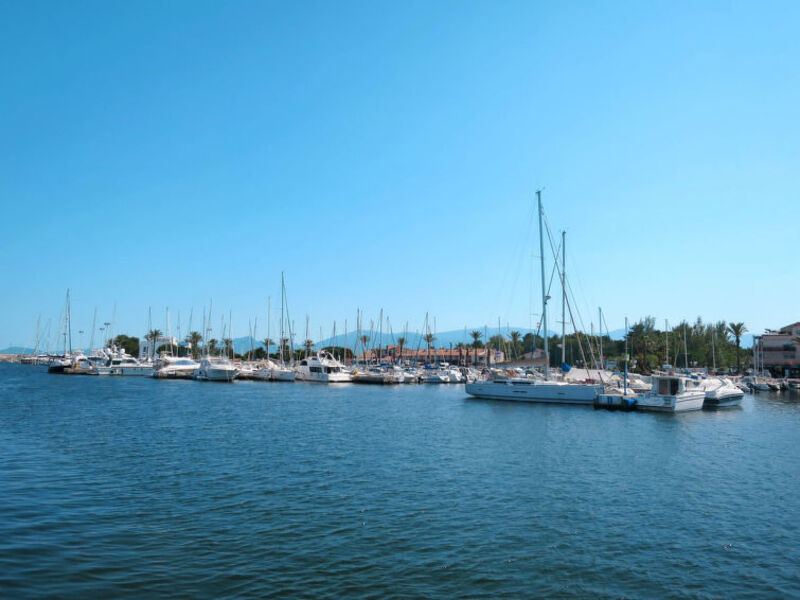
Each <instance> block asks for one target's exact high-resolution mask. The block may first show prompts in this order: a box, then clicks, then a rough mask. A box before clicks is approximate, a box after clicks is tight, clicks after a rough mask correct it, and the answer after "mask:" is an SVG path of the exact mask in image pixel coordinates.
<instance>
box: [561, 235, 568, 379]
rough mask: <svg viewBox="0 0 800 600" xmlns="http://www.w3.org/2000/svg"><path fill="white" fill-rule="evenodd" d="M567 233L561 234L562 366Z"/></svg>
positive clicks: (564, 341)
mask: <svg viewBox="0 0 800 600" xmlns="http://www.w3.org/2000/svg"><path fill="white" fill-rule="evenodd" d="M566 244H567V232H566V231H562V232H561V364H562V365H563V364H564V363H565V362H567V344H566V338H567V281H566V277H567V271H566V269H567V245H566Z"/></svg>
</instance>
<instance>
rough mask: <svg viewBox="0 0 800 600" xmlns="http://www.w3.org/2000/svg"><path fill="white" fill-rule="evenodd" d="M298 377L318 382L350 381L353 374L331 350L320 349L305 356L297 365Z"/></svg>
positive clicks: (302, 379)
mask: <svg viewBox="0 0 800 600" xmlns="http://www.w3.org/2000/svg"><path fill="white" fill-rule="evenodd" d="M295 372H296V373H297V379H299V380H301V381H313V382H316V383H349V382H351V381H353V374H352V373H350V372H349V371H348V370H347V368H346V367H345V366H344V365H343V364H342V363H340V362H339V361H338V360H336V359H335V358H334V357H333V355H332V354H331V353H330V352H325V351H320V352H317V354H316V355H315V356H309V357H308V358H304V359H303V360H301V361H300V362H299V363H298V364H297V365H296V366H295Z"/></svg>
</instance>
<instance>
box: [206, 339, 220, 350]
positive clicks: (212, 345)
mask: <svg viewBox="0 0 800 600" xmlns="http://www.w3.org/2000/svg"><path fill="white" fill-rule="evenodd" d="M217 344H219V340H217V339H216V338H211V339H210V340H208V354H214V353H215V352H216V351H217Z"/></svg>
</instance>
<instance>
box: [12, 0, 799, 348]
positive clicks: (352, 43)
mask: <svg viewBox="0 0 800 600" xmlns="http://www.w3.org/2000/svg"><path fill="white" fill-rule="evenodd" d="M798 68H800V3H797V2H785V3H777V2H741V3H739V2H732V1H724V2H675V1H669V2H638V1H632V2H550V3H544V2H528V1H526V2H488V1H487V2H464V1H455V2H428V1H425V2H413V1H408V2H393V3H389V2H364V3H358V2H285V3H277V2H265V1H257V2H245V1H238V2H222V1H217V2H200V1H197V0H192V1H190V2H177V1H176V2H106V1H98V2H60V1H55V2H45V1H37V2H27V1H16V2H14V1H6V2H3V3H2V4H0V69H1V71H0V75H2V78H1V79H0V200H1V201H2V219H0V243H2V253H1V254H0V273H1V274H2V279H3V282H4V285H3V293H2V296H1V297H0V347H2V346H5V345H7V344H10V343H15V344H18V345H31V344H32V342H33V338H34V334H35V327H36V319H37V317H38V316H39V315H41V316H42V322H43V324H45V323H46V322H47V321H48V319H49V320H51V322H52V325H51V327H52V328H53V329H55V328H56V327H57V323H58V319H59V315H60V313H61V311H62V310H63V300H64V294H65V291H66V289H67V288H70V289H71V290H72V300H73V321H74V329H75V330H77V329H79V328H82V329H85V330H88V329H89V328H90V326H91V316H92V311H93V309H94V308H95V307H97V309H98V313H99V317H98V320H100V321H103V320H110V318H111V313H112V310H113V306H114V303H115V302H116V305H117V330H118V331H125V332H128V333H131V334H136V335H140V334H142V333H144V331H145V328H146V326H147V312H148V307H152V310H153V313H154V315H156V316H155V317H154V323H153V325H154V326H157V327H160V328H162V329H163V327H164V322H163V321H164V318H163V315H164V310H165V308H166V307H170V310H171V315H172V319H173V326H174V325H175V319H176V318H177V312H178V311H179V310H180V311H181V319H182V322H183V327H184V333H185V329H186V327H187V324H188V323H187V322H188V314H189V311H190V310H191V309H192V308H193V309H194V317H193V318H194V321H193V328H194V329H199V328H200V327H199V325H200V320H201V314H202V309H203V306H204V305H206V306H207V305H208V303H209V300H210V299H211V298H213V302H214V310H215V319H214V321H215V325H216V320H217V319H218V318H219V316H220V314H221V312H223V311H224V312H225V313H226V314H227V313H228V311H231V312H232V315H233V322H234V334H235V335H237V336H240V335H246V334H247V329H248V325H247V323H248V320H249V319H254V318H255V317H258V318H259V322H260V323H261V325H260V326H259V337H263V336H262V335H261V334H262V333H264V334H265V331H264V329H265V325H264V321H265V319H266V304H267V297H268V296H272V297H273V304H276V303H277V301H278V300H277V299H278V296H279V294H280V273H281V271H282V270H283V271H286V277H287V285H288V296H289V302H290V308H291V311H292V316H293V318H294V319H295V321H296V329H298V330H299V335H301V336H302V334H303V331H302V330H303V328H304V321H305V315H306V314H308V315H310V322H311V333H312V337H314V338H318V337H319V328H320V327H321V326H322V327H323V333H324V335H325V336H327V335H329V334H330V332H331V329H332V327H333V322H334V321H337V323H338V328H339V331H341V329H342V328H343V324H344V319H345V318H347V319H348V321H349V327H350V328H351V329H352V327H353V322H354V320H355V312H356V308H362V309H364V311H365V315H366V319H367V320H369V319H370V318H372V319H376V318H377V315H378V311H379V309H380V308H383V309H384V311H385V313H386V314H388V315H389V317H390V319H391V320H392V324H393V327H394V329H395V330H397V329H400V328H402V325H403V324H404V323H405V322H406V321H408V322H409V326H410V328H412V329H414V328H419V327H421V324H422V320H423V319H424V316H425V313H426V312H429V313H430V315H431V317H432V318H433V316H436V318H437V327H438V329H439V330H440V331H443V330H447V329H457V328H461V327H463V326H464V325H465V324H466V325H469V326H470V327H473V326H480V325H482V324H484V323H488V324H489V325H492V324H495V323H496V322H497V319H498V317H499V318H500V319H501V321H502V323H503V325H505V323H507V322H508V323H510V324H512V325H517V326H527V325H528V324H529V323H530V322H531V321H534V322H535V321H536V320H537V317H533V318H532V317H531V316H530V312H531V309H530V307H531V296H532V295H533V298H534V300H533V312H539V311H540V307H539V305H540V302H539V300H538V297H539V296H538V295H539V286H538V271H534V272H533V274H534V275H535V285H534V286H533V294H531V275H532V260H531V255H532V254H533V253H535V252H537V248H536V246H537V244H538V238H537V236H536V231H535V228H534V229H533V230H531V225H532V223H531V215H532V203H533V201H534V198H535V190H536V189H537V188H543V189H544V201H545V210H546V213H547V217H548V220H549V222H550V224H551V226H552V227H553V229H554V230H560V229H566V231H567V245H568V252H567V271H568V277H570V278H571V280H572V285H573V287H574V290H575V293H576V296H577V300H578V308H580V310H581V311H582V313H583V314H584V320H585V321H586V322H587V323H588V321H590V320H595V321H596V317H594V315H595V314H596V310H597V307H598V306H602V307H603V309H604V311H605V313H606V315H607V321H608V325H609V328H610V329H615V328H617V327H621V326H622V323H623V318H624V317H625V316H629V317H631V318H632V319H637V318H639V317H641V316H643V315H653V316H655V317H657V318H658V319H659V324H661V323H663V319H665V318H668V319H669V320H670V321H671V322H677V321H679V320H680V319H682V318H687V319H690V320H694V319H695V318H696V317H697V316H702V317H703V318H704V319H705V320H717V319H725V320H729V321H730V320H734V321H744V322H745V323H746V325H747V326H748V327H749V328H750V330H751V331H761V330H763V328H765V327H777V326H781V325H784V324H787V323H790V322H793V321H796V320H798V319H800V302H798V299H800V274H798V269H797V267H798V242H800V78H799V77H798ZM534 225H535V224H534ZM587 327H588V324H587Z"/></svg>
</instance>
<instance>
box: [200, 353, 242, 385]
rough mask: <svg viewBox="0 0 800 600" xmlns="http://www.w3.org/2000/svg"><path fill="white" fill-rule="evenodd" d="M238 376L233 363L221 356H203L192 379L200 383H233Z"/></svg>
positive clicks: (237, 370)
mask: <svg viewBox="0 0 800 600" xmlns="http://www.w3.org/2000/svg"><path fill="white" fill-rule="evenodd" d="M238 374H239V369H237V368H236V367H235V366H234V365H233V363H231V361H230V360H228V359H227V358H223V357H221V356H205V357H203V358H202V359H201V360H200V366H199V367H197V369H196V370H195V372H194V375H193V377H194V378H195V379H199V380H201V381H233V380H234V379H236V376H237V375H238Z"/></svg>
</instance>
